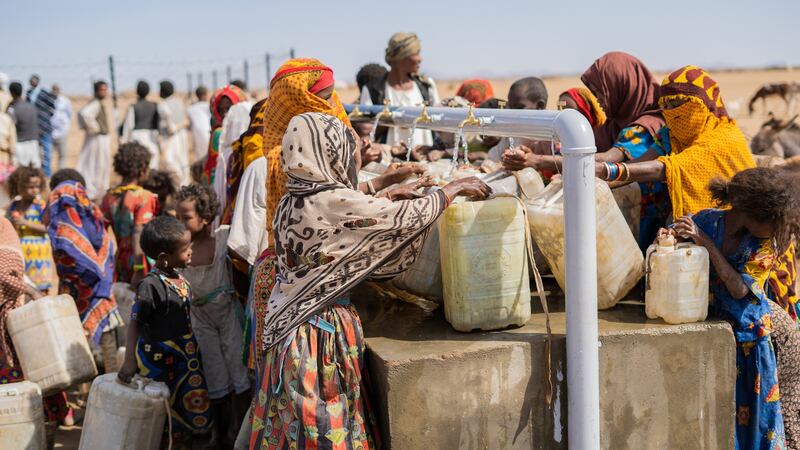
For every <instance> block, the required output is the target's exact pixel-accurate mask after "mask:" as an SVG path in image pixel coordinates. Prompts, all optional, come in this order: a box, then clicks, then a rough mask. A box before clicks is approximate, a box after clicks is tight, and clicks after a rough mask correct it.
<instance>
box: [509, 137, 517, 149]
mask: <svg viewBox="0 0 800 450" xmlns="http://www.w3.org/2000/svg"><path fill="white" fill-rule="evenodd" d="M508 148H517V138H515V137H510V138H508Z"/></svg>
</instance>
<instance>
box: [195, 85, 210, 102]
mask: <svg viewBox="0 0 800 450" xmlns="http://www.w3.org/2000/svg"><path fill="white" fill-rule="evenodd" d="M194 95H196V96H197V98H198V99H201V98H203V97H205V96H206V95H208V88H207V87H205V86H197V89H195V90H194Z"/></svg>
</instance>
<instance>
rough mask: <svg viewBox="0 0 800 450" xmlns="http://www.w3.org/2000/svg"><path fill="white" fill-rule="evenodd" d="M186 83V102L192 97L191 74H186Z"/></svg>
mask: <svg viewBox="0 0 800 450" xmlns="http://www.w3.org/2000/svg"><path fill="white" fill-rule="evenodd" d="M186 82H187V84H186V86H187V90H186V99H187V100H188V99H189V98H191V97H192V73H191V72H186Z"/></svg>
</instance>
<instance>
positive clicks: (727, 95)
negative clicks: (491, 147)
mask: <svg viewBox="0 0 800 450" xmlns="http://www.w3.org/2000/svg"><path fill="white" fill-rule="evenodd" d="M711 75H712V76H713V77H714V79H716V80H717V82H718V83H719V85H720V89H721V91H722V98H723V99H724V101H725V103H726V105H727V107H728V111H729V112H730V113H731V115H732V116H733V117H734V118H736V119H737V121H738V123H739V126H740V127H741V128H742V130H743V131H744V133H745V134H746V135H747V136H748V137H751V136H753V135H755V134H756V133H757V132H758V129H759V127H760V125H761V124H762V123H763V122H764V121H765V117H766V113H767V111H772V112H774V113H775V114H776V115H777V116H779V117H788V114H787V111H786V105H785V104H784V102H783V101H782V100H780V99H770V101H768V102H767V105H766V109H765V108H764V107H763V106H762V103H761V102H758V103H757V104H756V110H755V114H753V115H752V116H750V115H749V114H748V113H747V103H748V101H749V100H750V97H751V96H752V95H753V94H754V93H755V92H756V90H758V88H759V87H760V86H761V85H762V84H764V83H770V82H781V81H800V70H746V71H728V72H714V73H712V74H711ZM656 76H657V77H658V79H661V78H662V77H663V76H664V74H660V73H657V74H656ZM513 81H514V80H513V79H493V80H491V82H492V85H493V87H494V91H495V95H496V96H497V97H499V98H506V97H507V94H508V88H509V86H511V83H512V82H513ZM544 82H545V85H546V86H547V90H548V92H549V93H550V99H549V104H548V108H555V107H556V102H557V101H558V94H559V93H561V92H563V91H565V90H566V89H569V88H571V87H576V86H581V82H580V78H579V76H577V75H576V76H570V77H551V78H545V79H544ZM460 83H461V81H460V80H440V81H438V82H437V84H438V88H439V93H440V96H441V97H442V98H444V97H449V96H452V95H454V94H455V91H456V90H457V89H458V86H459V84H460ZM264 95H265V92H264V91H260V92H256V93H255V96H256V97H257V98H262V97H263V96H264ZM340 96H341V98H342V100H343V101H345V102H351V101H354V100H355V99H356V97H357V96H358V92H357V89H356V88H355V87H347V88H345V89H342V90H340ZM152 97H153V99H155V96H152ZM72 100H73V109H74V110H75V111H76V112H77V111H78V110H79V109H80V108H81V107H83V106H84V105H85V104H86V102H87V100H88V99H87V98H86V97H73V98H72ZM134 100H135V95H134V94H133V93H132V92H124V93H122V94H121V95H120V96H119V98H118V107H117V111H118V114H119V116H120V117H122V116H124V112H125V111H127V107H128V106H129V105H130V104H131V103H132V102H133V101H134ZM82 144H83V133H82V132H81V131H80V130H79V129H78V125H77V120H75V119H74V118H73V121H72V125H71V129H70V133H69V144H68V152H67V159H66V163H65V164H66V165H67V166H69V167H74V164H75V161H77V155H78V153H79V152H80V148H81V145H82Z"/></svg>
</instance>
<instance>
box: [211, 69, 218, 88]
mask: <svg viewBox="0 0 800 450" xmlns="http://www.w3.org/2000/svg"><path fill="white" fill-rule="evenodd" d="M211 85H212V86H213V87H214V89H217V86H219V84H217V70H216V69H214V70H213V71H211Z"/></svg>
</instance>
